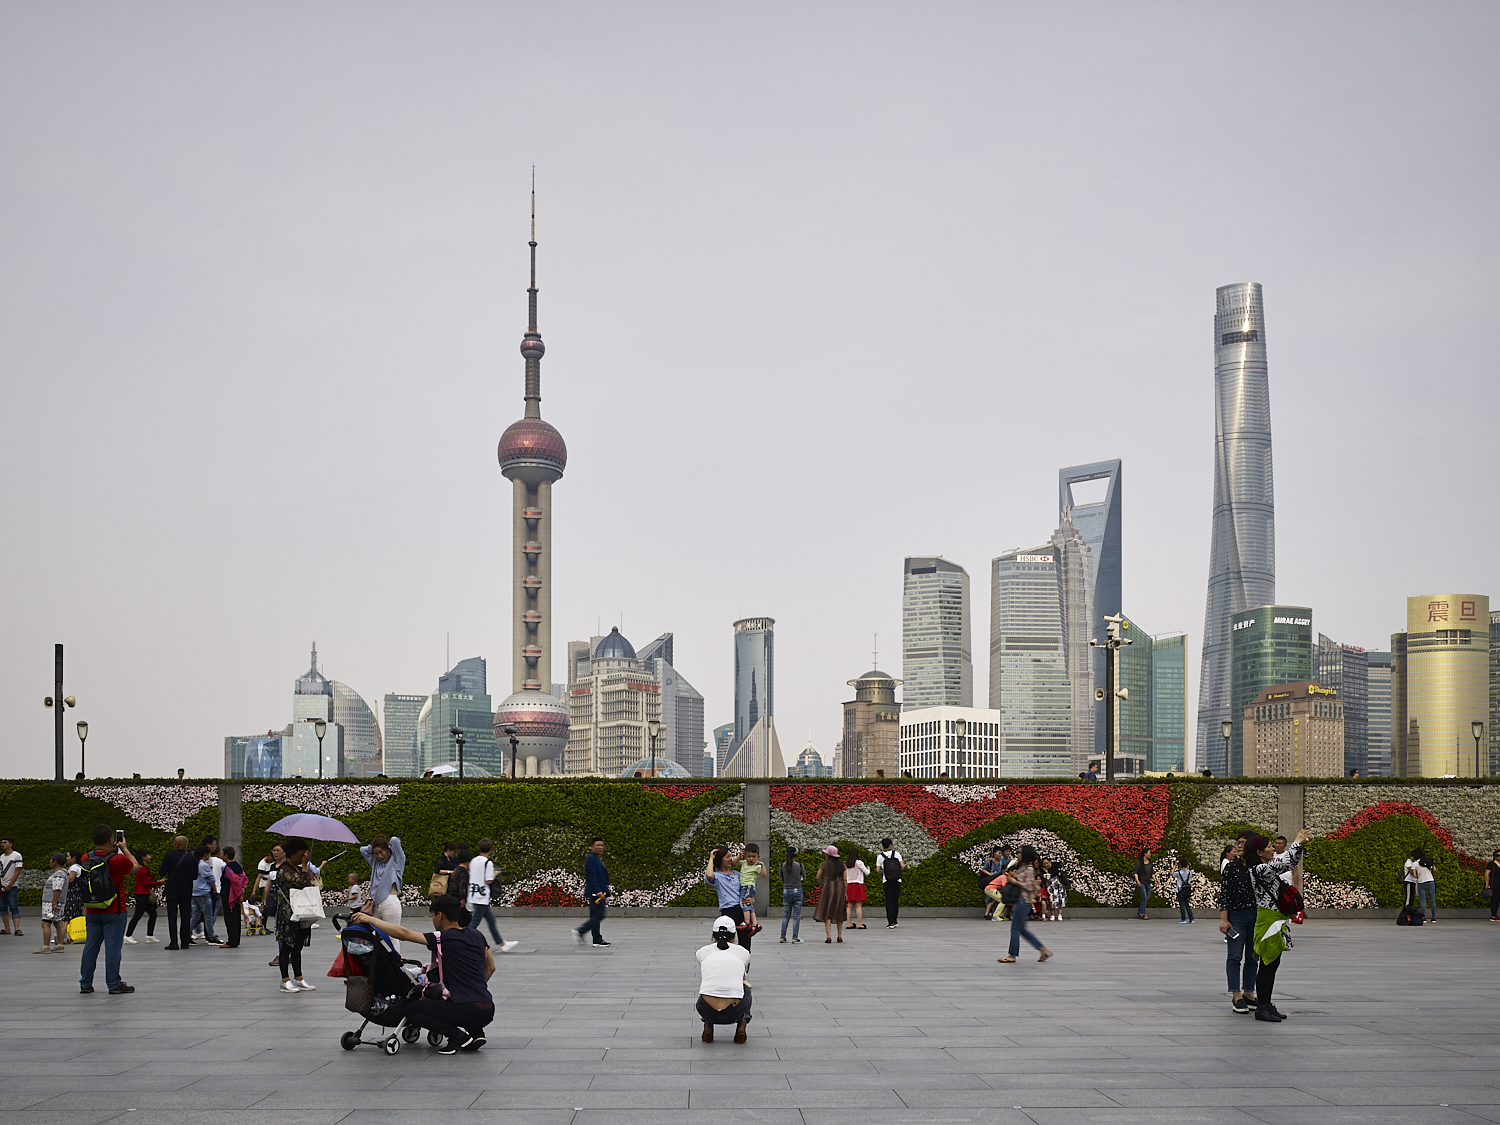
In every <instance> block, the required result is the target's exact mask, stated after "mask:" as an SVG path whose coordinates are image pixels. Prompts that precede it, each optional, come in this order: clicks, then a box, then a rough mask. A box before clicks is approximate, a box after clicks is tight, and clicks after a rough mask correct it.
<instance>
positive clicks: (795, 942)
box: [792, 918, 1500, 945]
mask: <svg viewBox="0 0 1500 1125" xmlns="http://www.w3.org/2000/svg"><path fill="white" fill-rule="evenodd" d="M1495 921H1497V922H1500V918H1496V919H1495ZM792 944H793V945H801V944H802V939H801V938H799V937H794V938H793V939H792Z"/></svg>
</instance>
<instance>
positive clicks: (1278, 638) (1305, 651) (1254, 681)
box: [1199, 605, 1313, 777]
mask: <svg viewBox="0 0 1500 1125" xmlns="http://www.w3.org/2000/svg"><path fill="white" fill-rule="evenodd" d="M1229 622H1230V624H1229V628H1230V638H1231V642H1232V644H1233V654H1232V660H1231V663H1230V675H1231V687H1232V691H1231V692H1230V705H1231V707H1232V708H1233V718H1232V721H1233V723H1234V731H1233V734H1232V735H1231V737H1230V741H1229V763H1228V766H1227V772H1223V773H1221V771H1219V770H1214V776H1215V777H1220V776H1225V777H1240V776H1242V775H1243V774H1244V772H1245V770H1244V737H1245V730H1244V727H1245V723H1244V715H1245V708H1246V707H1248V706H1250V704H1251V703H1252V702H1253V701H1254V699H1255V697H1256V696H1258V695H1259V694H1260V693H1261V692H1263V691H1266V690H1268V689H1270V688H1272V687H1274V686H1276V685H1277V684H1291V683H1297V682H1298V681H1302V680H1311V679H1312V678H1313V674H1312V673H1313V635H1312V610H1311V609H1309V608H1308V607H1307V606H1292V605H1261V606H1256V607H1255V608H1254V609H1247V610H1244V611H1242V612H1240V613H1236V614H1234V615H1233V616H1231V617H1230V619H1229ZM1199 714H1200V715H1201V714H1202V712H1201V710H1200V712H1199ZM1225 717H1226V718H1229V717H1230V716H1225ZM1214 735H1215V737H1217V738H1218V741H1219V747H1220V750H1219V757H1220V759H1222V758H1223V756H1224V755H1223V746H1224V739H1223V737H1222V736H1220V735H1219V732H1218V731H1217V730H1215V731H1214ZM1210 768H1212V767H1210Z"/></svg>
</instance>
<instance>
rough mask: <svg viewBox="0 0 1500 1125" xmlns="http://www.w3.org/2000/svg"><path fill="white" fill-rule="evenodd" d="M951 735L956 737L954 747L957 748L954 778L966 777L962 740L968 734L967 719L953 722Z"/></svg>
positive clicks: (966, 767) (966, 762) (966, 766)
mask: <svg viewBox="0 0 1500 1125" xmlns="http://www.w3.org/2000/svg"><path fill="white" fill-rule="evenodd" d="M953 733H954V734H956V735H957V736H958V738H957V741H956V742H955V745H956V746H957V747H958V762H957V765H958V773H957V774H955V776H956V777H968V776H969V774H968V758H967V757H966V756H965V754H964V740H965V738H966V737H967V736H968V733H969V721H968V720H967V719H954V720H953Z"/></svg>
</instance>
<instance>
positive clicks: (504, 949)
mask: <svg viewBox="0 0 1500 1125" xmlns="http://www.w3.org/2000/svg"><path fill="white" fill-rule="evenodd" d="M520 945H521V943H520V942H518V941H502V942H501V943H500V952H501V953H509V952H510V951H511V950H512V949H517V948H519V947H520ZM481 1038H483V1037H481Z"/></svg>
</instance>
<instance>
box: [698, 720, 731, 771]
mask: <svg viewBox="0 0 1500 1125" xmlns="http://www.w3.org/2000/svg"><path fill="white" fill-rule="evenodd" d="M733 745H734V724H733V723H725V724H724V725H723V726H721V727H714V737H713V742H711V743H710V744H709V747H708V752H706V753H705V754H704V756H705V757H707V756H708V754H709V753H711V754H712V755H713V759H714V768H713V772H712V773H711V774H709V775H708V776H710V777H718V776H719V775H720V774H722V773H723V772H724V767H725V766H726V765H728V764H729V748H730V747H731V746H733Z"/></svg>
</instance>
